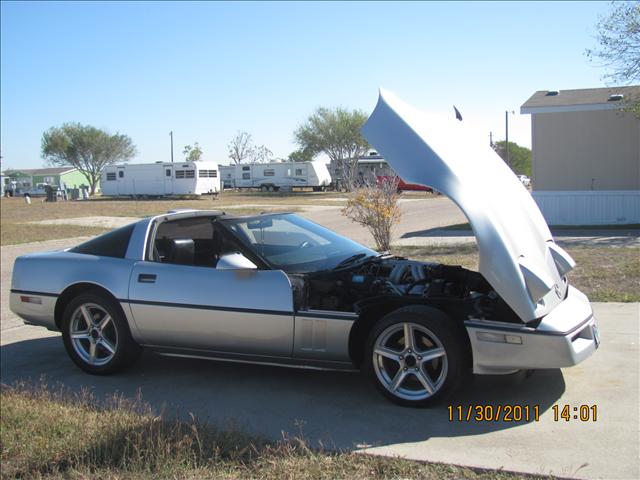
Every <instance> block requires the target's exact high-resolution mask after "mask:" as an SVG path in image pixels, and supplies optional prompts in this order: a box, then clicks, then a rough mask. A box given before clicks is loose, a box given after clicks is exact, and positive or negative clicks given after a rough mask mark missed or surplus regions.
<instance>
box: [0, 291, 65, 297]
mask: <svg viewBox="0 0 640 480" xmlns="http://www.w3.org/2000/svg"><path fill="white" fill-rule="evenodd" d="M11 293H17V294H20V295H35V296H37V297H59V296H60V295H59V294H57V293H47V292H32V291H31V290H14V289H11Z"/></svg>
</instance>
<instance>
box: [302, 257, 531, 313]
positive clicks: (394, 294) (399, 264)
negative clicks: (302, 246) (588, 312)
mask: <svg viewBox="0 0 640 480" xmlns="http://www.w3.org/2000/svg"><path fill="white" fill-rule="evenodd" d="M289 278H290V279H291V283H292V285H293V288H294V298H295V302H296V310H298V309H303V310H325V311H336V312H356V313H359V311H361V310H362V309H363V308H366V307H368V306H371V305H375V304H377V303H379V302H382V303H384V302H388V301H389V300H391V299H393V300H394V301H396V302H397V301H400V302H401V303H406V304H407V305H414V304H422V305H433V306H437V307H440V308H443V307H445V309H446V310H455V311H456V312H457V313H460V314H462V315H463V316H464V317H465V318H477V319H480V318H482V319H484V318H487V319H491V318H501V319H503V321H504V319H505V318H508V319H512V320H513V321H514V322H519V321H520V320H519V319H518V317H517V315H516V314H515V313H514V312H513V311H511V309H510V308H509V307H508V306H507V305H506V303H505V302H504V301H503V300H502V299H501V298H500V297H499V296H498V295H497V294H496V292H495V291H494V290H493V288H492V287H491V285H490V284H489V283H488V282H487V281H486V280H485V278H484V277H483V276H482V275H481V274H480V273H478V272H475V271H472V270H468V269H466V268H463V267H461V266H450V265H444V264H441V263H432V262H419V261H414V260H408V259H405V258H402V257H378V258H372V259H368V260H366V261H364V262H360V263H358V264H354V265H352V266H351V267H348V268H341V269H338V270H332V271H331V270H330V271H323V272H315V273H307V274H289Z"/></svg>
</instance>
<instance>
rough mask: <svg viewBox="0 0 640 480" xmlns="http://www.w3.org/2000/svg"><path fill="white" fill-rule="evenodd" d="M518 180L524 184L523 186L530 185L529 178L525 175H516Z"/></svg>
mask: <svg viewBox="0 0 640 480" xmlns="http://www.w3.org/2000/svg"><path fill="white" fill-rule="evenodd" d="M518 180H520V183H522V185H524V186H525V187H530V186H531V179H530V178H529V177H527V176H526V175H518Z"/></svg>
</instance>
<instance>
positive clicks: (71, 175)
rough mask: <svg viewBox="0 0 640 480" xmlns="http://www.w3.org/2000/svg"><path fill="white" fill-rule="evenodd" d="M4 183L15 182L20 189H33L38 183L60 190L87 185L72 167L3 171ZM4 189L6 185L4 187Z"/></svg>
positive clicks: (82, 176) (80, 174) (84, 178)
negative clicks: (53, 186)
mask: <svg viewBox="0 0 640 480" xmlns="http://www.w3.org/2000/svg"><path fill="white" fill-rule="evenodd" d="M3 175H4V176H5V178H4V182H5V184H8V183H9V182H11V181H15V182H16V183H17V186H18V187H19V188H21V189H29V188H34V187H35V186H36V185H38V184H39V183H46V184H48V185H56V186H58V187H60V188H67V189H70V188H79V187H80V186H81V185H86V186H88V185H89V182H88V181H87V179H86V177H85V176H84V175H82V173H80V172H79V171H78V169H76V168H74V167H52V168H24V169H20V170H5V172H4V173H3ZM5 187H6V185H5Z"/></svg>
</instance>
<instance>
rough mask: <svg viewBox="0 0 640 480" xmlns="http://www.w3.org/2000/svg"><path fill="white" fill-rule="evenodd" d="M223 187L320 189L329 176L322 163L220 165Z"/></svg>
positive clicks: (323, 186) (325, 185)
mask: <svg viewBox="0 0 640 480" xmlns="http://www.w3.org/2000/svg"><path fill="white" fill-rule="evenodd" d="M220 175H221V177H222V179H221V180H222V184H223V187H224V188H259V189H260V190H262V191H263V192H267V191H268V192H273V191H277V190H279V189H280V188H296V187H312V188H313V189H314V190H316V191H319V190H324V189H325V188H326V187H328V186H329V184H330V183H331V175H330V174H329V170H328V169H327V166H326V165H325V164H324V163H322V162H270V163H245V164H242V163H241V164H238V165H220Z"/></svg>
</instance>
